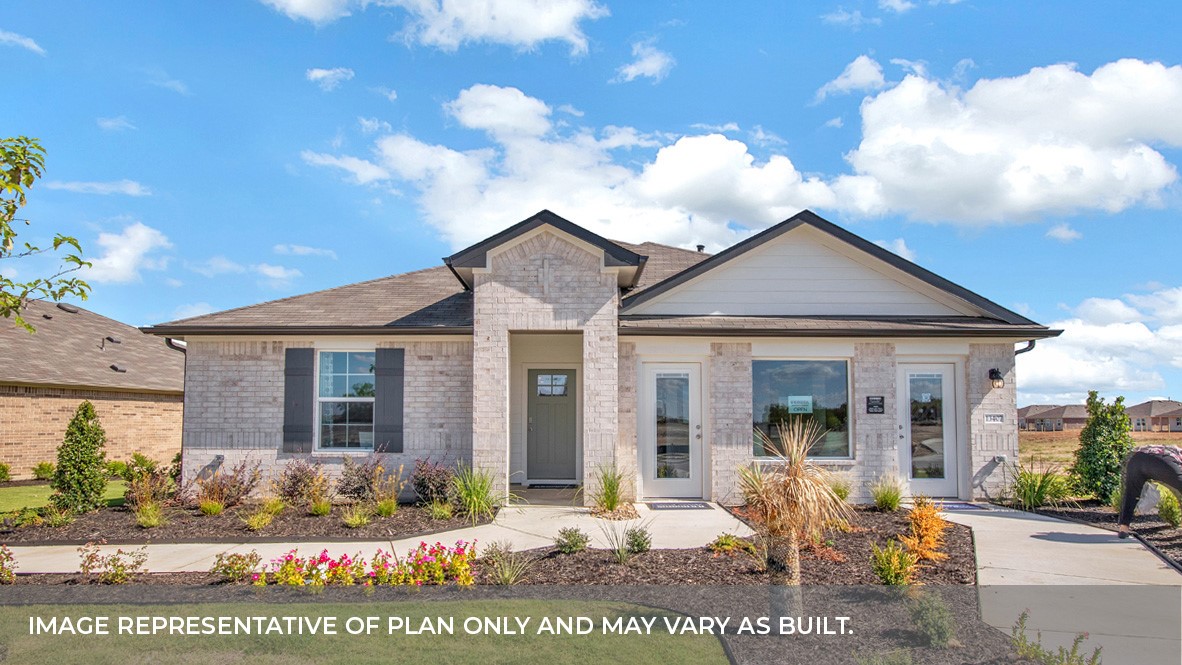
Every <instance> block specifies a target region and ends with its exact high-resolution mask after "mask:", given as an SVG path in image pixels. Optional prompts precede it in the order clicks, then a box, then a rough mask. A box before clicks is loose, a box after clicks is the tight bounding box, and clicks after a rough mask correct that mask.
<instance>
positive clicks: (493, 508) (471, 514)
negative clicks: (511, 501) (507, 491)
mask: <svg viewBox="0 0 1182 665" xmlns="http://www.w3.org/2000/svg"><path fill="white" fill-rule="evenodd" d="M451 480H452V496H453V497H455V499H454V503H455V504H456V506H457V507H459V513H460V515H462V516H463V517H465V518H467V519H468V520H469V521H470V522H472V525H473V526H475V525H476V523H477V522H479V521H480V518H481V517H488V518H489V519H492V518H493V517H495V516H496V514H497V504H498V501H497V500H496V498H495V497H494V496H493V475H492V472H491V471H489V470H488V469H474V468H472V467H470V466H468V465H467V464H464V463H463V462H460V464H459V467H458V468H457V469H456V473H455V475H454V476H452V479H451Z"/></svg>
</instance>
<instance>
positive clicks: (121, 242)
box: [83, 222, 172, 284]
mask: <svg viewBox="0 0 1182 665" xmlns="http://www.w3.org/2000/svg"><path fill="white" fill-rule="evenodd" d="M98 246H99V248H100V249H101V250H102V254H101V255H100V256H99V257H98V258H94V259H90V262H91V267H90V268H86V269H84V270H83V275H84V278H85V279H87V280H90V281H95V282H100V283H111V284H126V283H129V282H138V281H139V280H140V271H141V270H163V269H164V268H165V267H166V266H167V264H168V259H167V258H163V257H157V256H153V254H154V252H156V250H160V249H169V248H171V247H172V243H170V242H169V241H168V238H167V237H165V235H164V234H163V233H161V232H160V231H158V230H156V229H154V228H152V227H150V226H146V225H144V224H143V223H141V222H135V223H133V224H130V225H128V226H127V227H125V228H124V229H123V231H122V232H120V233H100V234H99V237H98Z"/></svg>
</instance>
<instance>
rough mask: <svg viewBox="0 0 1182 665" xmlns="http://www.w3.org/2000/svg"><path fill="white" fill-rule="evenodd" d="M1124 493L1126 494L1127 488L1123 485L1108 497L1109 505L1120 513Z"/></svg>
mask: <svg viewBox="0 0 1182 665" xmlns="http://www.w3.org/2000/svg"><path fill="white" fill-rule="evenodd" d="M1124 495H1125V488H1124V486H1123V485H1122V486H1121V488H1120V489H1119V490H1117V491H1115V492H1113V493H1112V496H1111V497H1109V498H1108V507H1109V508H1111V509H1112V510H1113V511H1114V512H1118V513H1119V512H1120V504H1121V500H1122V499H1124Z"/></svg>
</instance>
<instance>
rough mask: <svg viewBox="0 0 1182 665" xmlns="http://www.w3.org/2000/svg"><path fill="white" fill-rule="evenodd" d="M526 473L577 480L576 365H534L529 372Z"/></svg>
mask: <svg viewBox="0 0 1182 665" xmlns="http://www.w3.org/2000/svg"><path fill="white" fill-rule="evenodd" d="M527 378H528V382H529V383H528V391H529V396H528V399H527V400H526V401H527V413H526V436H525V476H526V478H527V479H528V480H529V481H530V482H537V481H539V480H541V481H546V480H561V481H566V482H573V481H574V480H575V437H576V434H575V433H576V431H577V427H578V422H577V421H578V413H579V410H578V402H577V401H576V400H577V396H576V395H575V389H576V386H577V385H578V384H577V383H576V381H575V370H573V369H531V370H529V373H528V377H527Z"/></svg>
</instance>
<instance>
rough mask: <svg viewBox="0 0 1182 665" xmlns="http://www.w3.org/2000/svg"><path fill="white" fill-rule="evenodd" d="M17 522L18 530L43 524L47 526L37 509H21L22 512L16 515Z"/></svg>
mask: <svg viewBox="0 0 1182 665" xmlns="http://www.w3.org/2000/svg"><path fill="white" fill-rule="evenodd" d="M62 512H67V511H62ZM15 522H16V526H17V527H18V528H21V529H24V528H27V527H34V526H41V525H42V524H45V517H44V516H42V515H41V511H40V510H38V509H36V508H21V510H20V512H18V513H17V514H16V520H15Z"/></svg>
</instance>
